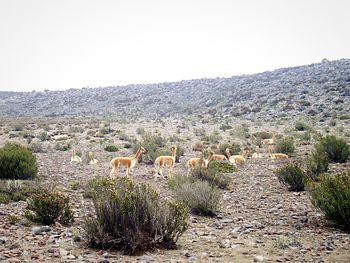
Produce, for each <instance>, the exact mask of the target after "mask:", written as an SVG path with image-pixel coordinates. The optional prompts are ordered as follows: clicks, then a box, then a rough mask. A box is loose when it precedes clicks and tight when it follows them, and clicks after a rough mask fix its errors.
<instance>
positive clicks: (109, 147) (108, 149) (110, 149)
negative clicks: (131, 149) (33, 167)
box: [104, 145, 119, 152]
mask: <svg viewBox="0 0 350 263" xmlns="http://www.w3.org/2000/svg"><path fill="white" fill-rule="evenodd" d="M104 150H105V151H106V152H117V151H119V149H118V147H117V146H115V145H107V146H106V147H105V148H104Z"/></svg>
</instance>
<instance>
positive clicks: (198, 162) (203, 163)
mask: <svg viewBox="0 0 350 263" xmlns="http://www.w3.org/2000/svg"><path fill="white" fill-rule="evenodd" d="M212 155H213V152H209V154H208V158H207V159H204V158H199V157H194V158H191V159H189V160H188V161H187V164H186V165H187V167H188V169H189V170H192V169H194V168H195V167H204V168H207V167H208V163H209V159H210V158H211V156H212Z"/></svg>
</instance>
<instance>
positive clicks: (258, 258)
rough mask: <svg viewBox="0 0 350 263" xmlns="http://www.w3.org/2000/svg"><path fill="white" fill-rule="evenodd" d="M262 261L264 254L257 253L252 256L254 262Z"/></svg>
mask: <svg viewBox="0 0 350 263" xmlns="http://www.w3.org/2000/svg"><path fill="white" fill-rule="evenodd" d="M262 261H264V256H261V255H258V256H254V262H262Z"/></svg>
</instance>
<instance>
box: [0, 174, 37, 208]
mask: <svg viewBox="0 0 350 263" xmlns="http://www.w3.org/2000/svg"><path fill="white" fill-rule="evenodd" d="M36 192H39V190H38V188H37V187H35V183H34V182H32V181H18V180H0V204H1V203H5V204H6V203H9V202H11V201H14V202H17V201H23V200H26V199H27V198H28V196H29V195H30V194H33V193H36Z"/></svg>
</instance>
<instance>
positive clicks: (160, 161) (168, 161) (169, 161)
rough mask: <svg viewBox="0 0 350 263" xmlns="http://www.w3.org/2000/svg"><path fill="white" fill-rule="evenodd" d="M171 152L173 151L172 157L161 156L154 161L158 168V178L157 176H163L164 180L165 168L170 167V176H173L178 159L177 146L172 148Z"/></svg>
mask: <svg viewBox="0 0 350 263" xmlns="http://www.w3.org/2000/svg"><path fill="white" fill-rule="evenodd" d="M170 150H171V156H167V155H165V156H159V157H157V159H156V160H155V161H154V166H155V168H156V177H157V175H161V176H162V177H163V178H164V176H163V167H168V168H169V175H172V173H173V169H174V165H175V158H176V150H177V147H176V145H174V146H172V147H171V148H170Z"/></svg>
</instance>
